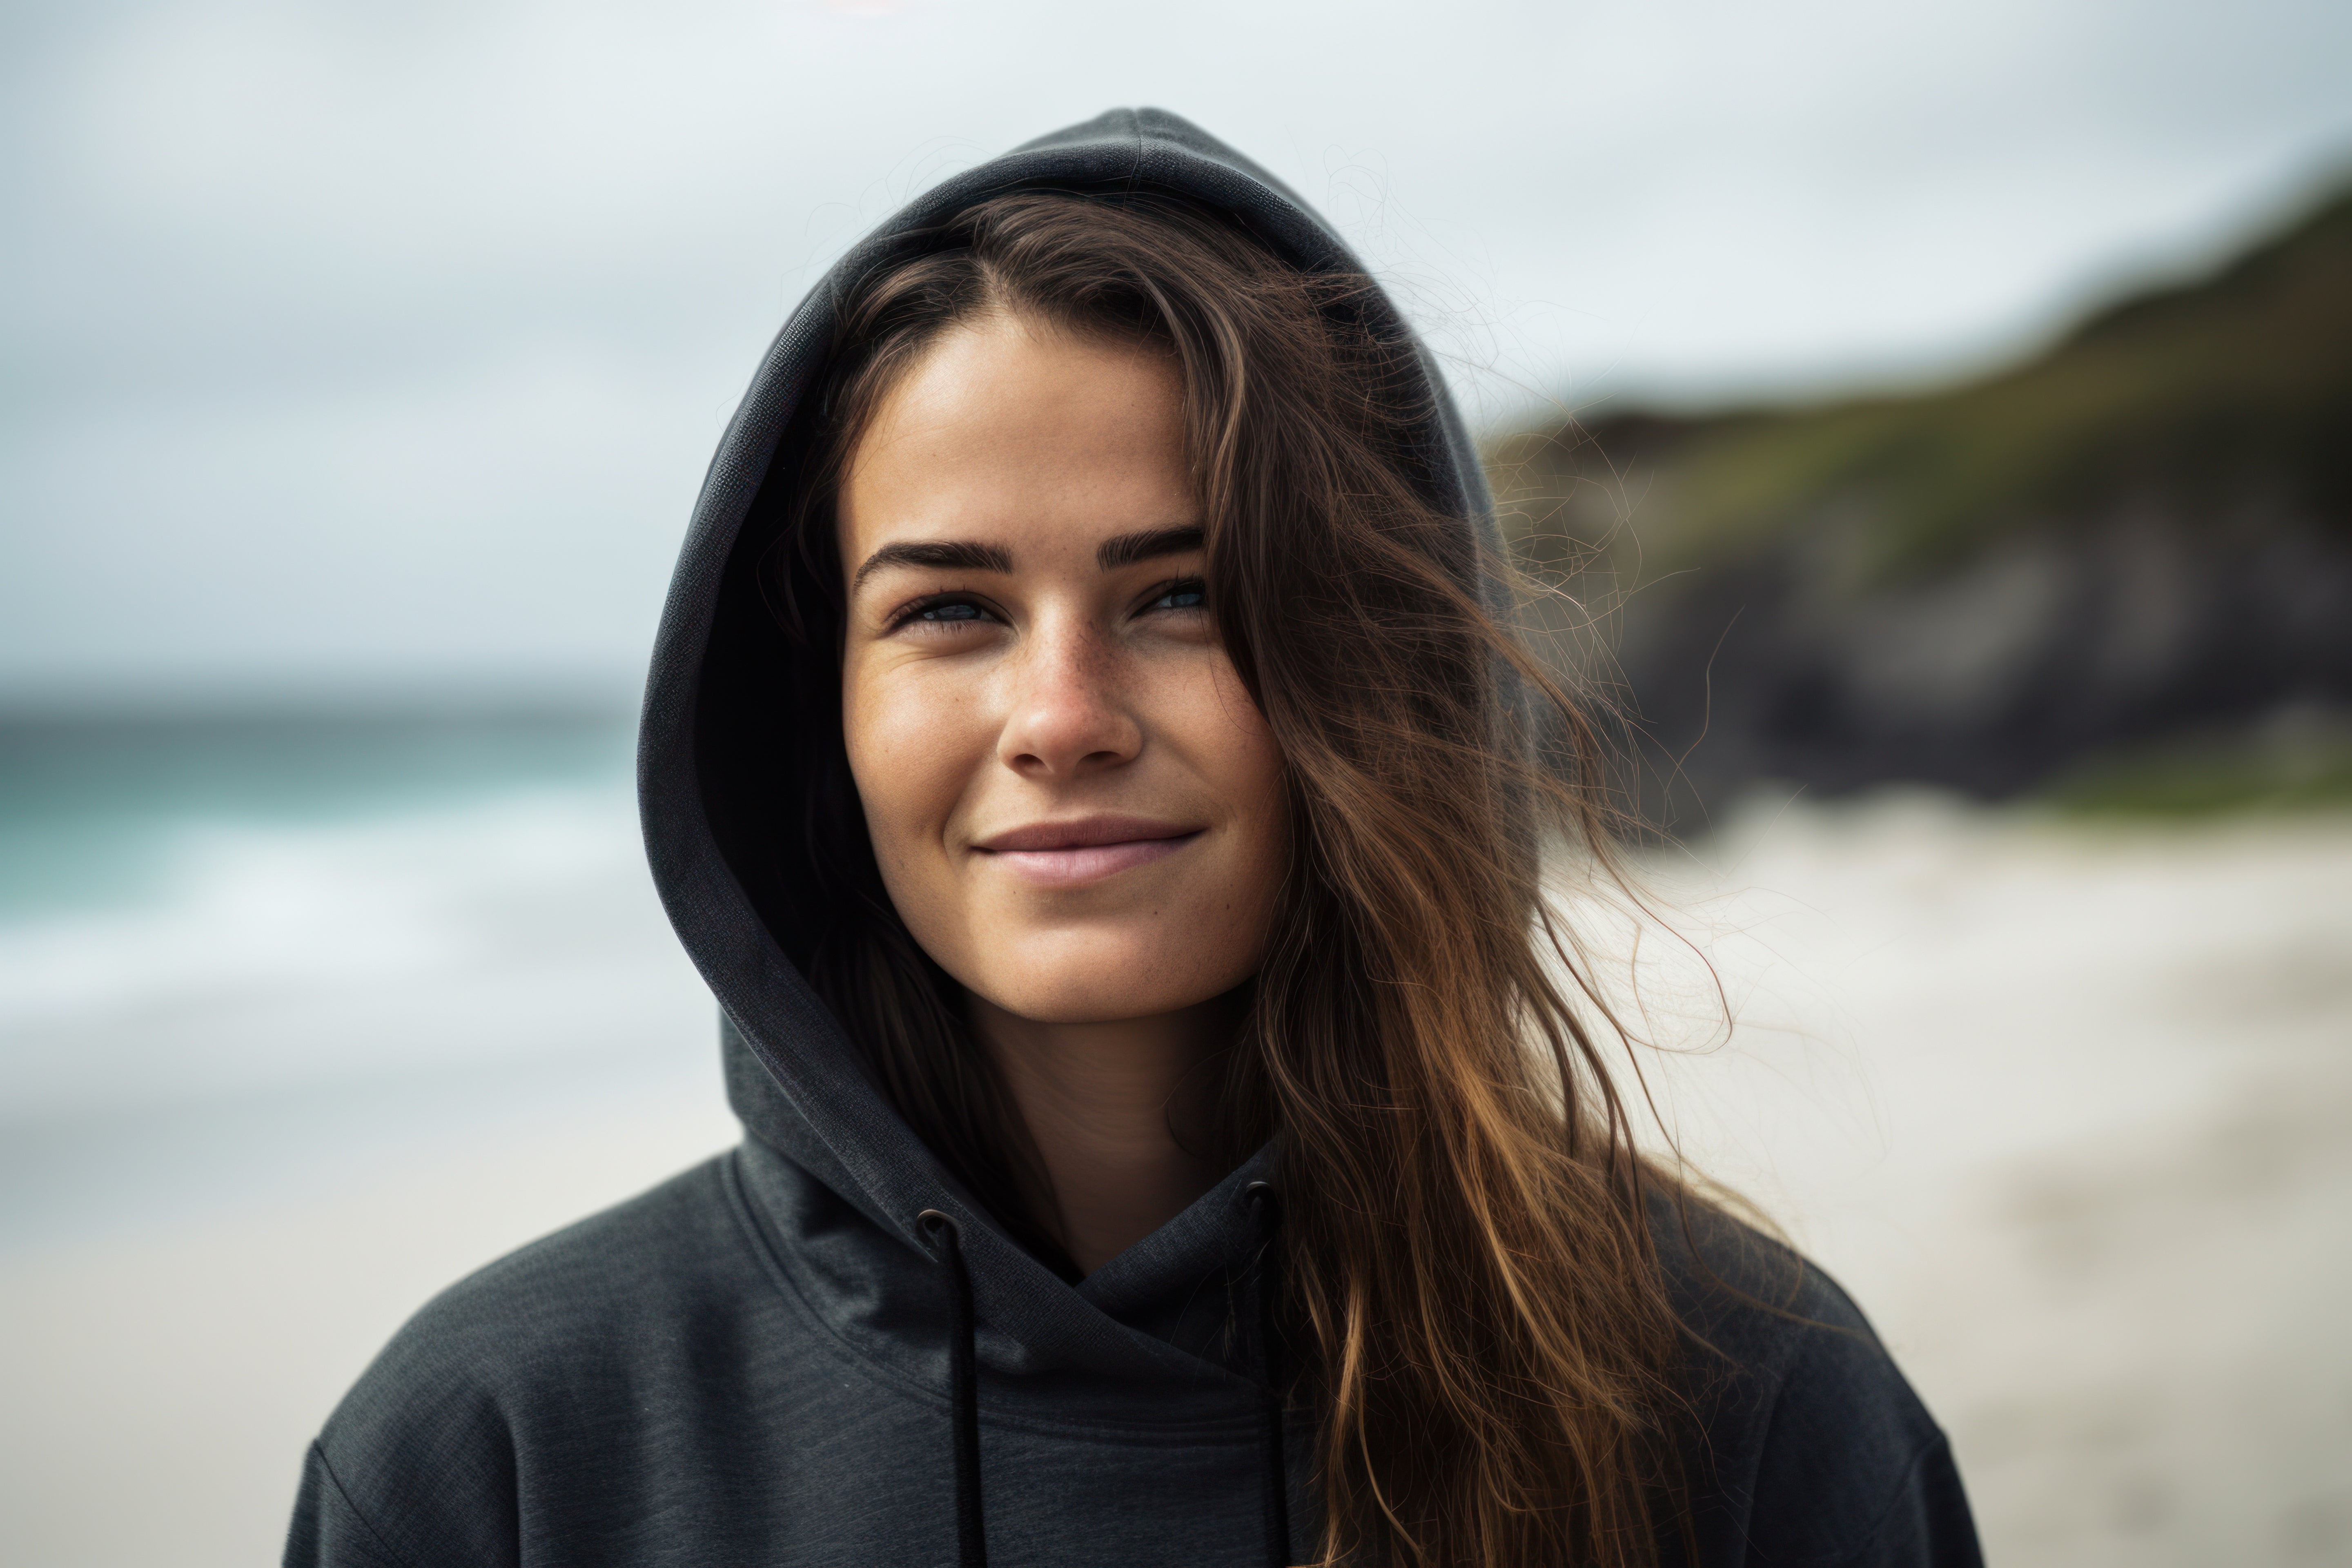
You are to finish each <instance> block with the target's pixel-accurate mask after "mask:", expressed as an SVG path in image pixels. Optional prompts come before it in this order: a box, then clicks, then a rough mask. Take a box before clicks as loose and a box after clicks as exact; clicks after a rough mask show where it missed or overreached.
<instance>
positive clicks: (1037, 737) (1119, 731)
mask: <svg viewBox="0 0 2352 1568" xmlns="http://www.w3.org/2000/svg"><path fill="white" fill-rule="evenodd" d="M1119 666H1120V660H1119V657H1118V650H1117V648H1115V647H1112V646H1111V645H1110V643H1109V641H1108V639H1107V638H1105V637H1103V636H1102V635H1101V634H1100V632H1099V631H1098V630H1097V628H1094V627H1092V626H1084V625H1071V624H1066V623H1065V624H1061V625H1051V624H1048V625H1040V626H1036V627H1034V628H1033V629H1032V630H1031V632H1030V635H1029V636H1028V637H1027V638H1025V639H1024V647H1023V648H1022V649H1021V652H1020V655H1019V656H1018V657H1017V658H1015V659H1014V660H1013V668H1012V669H1011V671H1010V672H1009V673H1010V674H1011V676H1012V681H1013V692H1012V703H1011V707H1010V710H1009V711H1008V712H1007V714H1006V716H1005V723H1004V731H1003V734H1002V735H1001V736H1000V737H999V739H998V742H997V757H998V760H1000V761H1001V762H1003V763H1004V764H1005V766H1007V767H1009V768H1011V769H1013V772H1015V773H1020V774H1022V775H1024V777H1031V778H1036V779H1039V780H1045V779H1054V780H1066V779H1072V778H1076V777H1077V776H1079V775H1080V774H1083V773H1092V772H1096V771H1098V770H1100V769H1104V768H1114V767H1117V766H1118V765H1119V764H1121V763H1128V762H1132V761H1133V760H1134V758H1135V756H1136V753H1137V752H1139V751H1140V750H1141V749H1142V745H1143V727H1142V726H1141V725H1140V724H1139V723H1138V722H1137V721H1136V718H1135V714H1134V711H1133V710H1132V708H1131V707H1130V706H1129V692H1128V691H1127V689H1126V682H1125V680H1124V679H1123V672H1122V670H1121V669H1120V668H1119Z"/></svg>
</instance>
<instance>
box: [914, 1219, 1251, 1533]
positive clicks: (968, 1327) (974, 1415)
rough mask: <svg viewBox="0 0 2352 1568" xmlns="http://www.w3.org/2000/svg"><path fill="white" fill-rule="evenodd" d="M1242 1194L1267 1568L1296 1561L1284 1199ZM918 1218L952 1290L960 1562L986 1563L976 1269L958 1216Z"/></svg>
mask: <svg viewBox="0 0 2352 1568" xmlns="http://www.w3.org/2000/svg"><path fill="white" fill-rule="evenodd" d="M1242 1196H1243V1201H1244V1202H1245V1203H1247V1204H1248V1205H1249V1206H1250V1212H1251V1214H1252V1215H1255V1217H1256V1219H1257V1231H1258V1247H1257V1256H1256V1258H1255V1261H1254V1262H1253V1263H1252V1264H1251V1267H1250V1294H1251V1295H1252V1296H1253V1297H1254V1298H1255V1302H1256V1307H1257V1312H1256V1318H1257V1322H1256V1325H1255V1327H1256V1332H1255V1336H1254V1337H1255V1340H1256V1342H1257V1343H1256V1350H1257V1365H1258V1419H1259V1424H1260V1430H1261V1432H1262V1434H1263V1436H1264V1444H1265V1446H1264V1449H1263V1453H1264V1458H1265V1469H1264V1471H1263V1479H1264V1488H1265V1561H1266V1568H1289V1565H1290V1470H1289V1467H1288V1466H1287V1465H1286V1464H1285V1463H1284V1459H1283V1448H1282V1394H1283V1378H1282V1337H1281V1335H1280V1334H1279V1333H1278V1332H1276V1316H1277V1314H1278V1310H1279V1308H1280V1305H1281V1296H1282V1285H1281V1276H1280V1273H1279V1269H1278V1260H1277V1258H1276V1249H1275V1245H1274V1241H1275V1234H1276V1232H1277V1231H1278V1230H1280V1229H1281V1228H1282V1199H1281V1196H1280V1194H1276V1192H1275V1190H1274V1188H1273V1186H1272V1185H1271V1184H1268V1183H1265V1182H1252V1183H1251V1184H1249V1186H1248V1187H1247V1188H1246V1189H1245V1190H1244V1193H1243V1194H1242ZM915 1224H916V1226H917V1227H918V1228H919V1229H920V1230H921V1232H922V1233H923V1236H924V1237H925V1238H926V1239H928V1240H929V1242H930V1243H931V1244H932V1247H933V1252H934V1256H936V1257H937V1258H938V1259H939V1263H940V1279H941V1281H942V1282H943V1283H944V1284H945V1285H946V1287H947V1298H948V1383H949V1385H950V1392H949V1405H950V1412H951V1414H950V1420H951V1422H952V1424H953V1426H954V1428H955V1510H956V1568H988V1532H987V1530H986V1528H985V1526H984V1524H983V1516H982V1510H981V1498H980V1356H979V1352H978V1349H977V1347H976V1345H975V1343H974V1335H975V1333H976V1332H977V1329H976V1327H975V1325H974V1323H973V1321H972V1309H971V1273H970V1272H969V1271H968V1270H967V1269H966V1268H964V1263H963V1247H962V1237H961V1233H960V1232H959V1231H958V1230H957V1229H956V1222H955V1221H954V1220H953V1219H952V1218H950V1217H949V1216H948V1215H944V1214H941V1213H940V1211H939V1210H937V1209H925V1210H924V1211H923V1212H922V1213H921V1214H919V1215H916V1216H915Z"/></svg>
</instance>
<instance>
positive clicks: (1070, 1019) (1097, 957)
mask: <svg viewBox="0 0 2352 1568" xmlns="http://www.w3.org/2000/svg"><path fill="white" fill-rule="evenodd" d="M1042 945H1044V946H1045V951H1043V952H1023V951H1021V950H1020V949H1018V948H1016V949H1014V950H1013V951H1011V952H1002V953H997V954H992V955H990V957H989V958H988V959H987V960H985V961H983V962H981V963H973V964H969V965H965V964H959V965H956V966H954V967H955V968H956V969H957V970H961V971H962V972H963V973H958V974H957V975H956V978H957V979H958V980H960V981H961V982H962V983H963V985H964V988H965V989H966V990H968V991H970V992H971V993H973V994H975V995H977V996H980V997H982V999H984V1000H985V1001H986V1002H988V1004H989V1005H992V1006H993V1007H996V1008H998V1009H1000V1010H1002V1011H1003V1012H1005V1013H1008V1014H1010V1015H1012V1016H1013V1017H1016V1018H1023V1019H1026V1020H1028V1021H1029V1022H1031V1023H1034V1024H1114V1023H1125V1022H1128V1021H1129V1020H1132V1019H1137V1018H1154V1017H1161V1016H1166V1015H1168V1014H1171V1013H1181V1012H1182V1011H1184V1010H1185V1009H1186V1008H1188V1007H1197V1006H1199V1005H1201V1004H1202V1003H1204V1002H1209V1001H1213V1000H1214V999H1215V998H1217V997H1219V996H1222V995H1223V994H1225V993H1226V992H1228V991H1230V990H1232V989H1233V988H1234V986H1236V985H1239V984H1241V983H1242V982H1243V981H1244V980H1247V979H1248V978H1249V973H1234V974H1226V973H1222V972H1219V973H1209V972H1207V971H1205V970H1199V971H1195V970H1177V971H1171V969H1170V967H1169V964H1168V952H1169V950H1168V948H1167V947H1166V946H1165V945H1162V944H1160V943H1158V942H1152V943H1140V942H1118V943H1109V944H1104V945H1103V946H1101V947H1094V946H1092V944H1088V945H1089V949H1090V950H1089V951H1087V952H1076V953H1074V952H1071V951H1069V947H1070V944H1069V943H1068V942H1066V941H1061V942H1053V943H1049V944H1042Z"/></svg>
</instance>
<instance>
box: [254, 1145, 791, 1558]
mask: <svg viewBox="0 0 2352 1568" xmlns="http://www.w3.org/2000/svg"><path fill="white" fill-rule="evenodd" d="M730 1158H731V1156H728V1155H721V1156H719V1158H718V1159H716V1160H712V1161H710V1162H708V1163H705V1164H702V1165H700V1166H698V1167H696V1168H695V1169H693V1170H690V1171H688V1172H686V1173H683V1174H681V1175H678V1176H677V1177H675V1178H673V1179H672V1180H670V1181H668V1182H666V1183H664V1184H662V1185H660V1186H658V1187H656V1188H654V1189H653V1190H652V1191H650V1192H648V1193H646V1194H642V1195H640V1196H638V1197H636V1198H634V1199H631V1200H630V1201H629V1202H627V1203H625V1204H621V1205H617V1206H615V1207H614V1208H611V1209H607V1210H605V1211H604V1212H603V1213H601V1214H598V1215H593V1216H591V1217H590V1218H588V1219H585V1220H583V1221H581V1222H580V1223H579V1224H577V1225H573V1226H569V1227H567V1228H566V1229H563V1230H561V1231H558V1232H556V1233H555V1234H554V1235H552V1236H549V1237H544V1238H542V1239H541V1240H539V1241H536V1242H533V1243H531V1244H530V1246H528V1247H522V1248H520V1250H518V1251H516V1252H513V1253H510V1254H509V1255H508V1256H507V1257H505V1258H500V1259H499V1260H498V1261H497V1262H495V1263H492V1264H490V1265H489V1266H488V1267H487V1268H483V1269H481V1270H479V1271H478V1272H477V1273H475V1274H473V1275H471V1276H469V1277H468V1278H467V1279H463V1280H460V1281H459V1282H458V1283H457V1284H456V1285H453V1286H451V1287H450V1288H449V1289H446V1290H445V1291H443V1292H442V1293H441V1294H440V1295H439V1296H437V1297H436V1298H435V1299H434V1300H431V1301H430V1302H428V1303H427V1304H426V1305H425V1307H424V1308H423V1309H421V1310H419V1311H418V1312H417V1313H416V1314H415V1317H413V1318H411V1319H410V1320H409V1321H408V1322H407V1323H406V1325H405V1326H404V1327H403V1328H402V1329H401V1330H400V1331H399V1332H398V1333H397V1334H395V1335H394V1337H393V1339H392V1341H391V1342H390V1343H388V1344H387V1345H386V1346H385V1347H384V1348H383V1351H382V1352H380V1353H379V1354H378V1355H377V1357H376V1359H375V1361H374V1362H373V1363H372V1364H371V1365H370V1366H369V1368H368V1369H367V1371H366V1372H365V1373H362V1375H361V1377H360V1380H359V1382H358V1383H357V1384H354V1385H353V1386H352V1390H351V1392H350V1393H349V1394H346V1395H345V1396H344V1399H343V1401H342V1403H341V1405H338V1406H337V1408H336V1410H335V1412H334V1414H333V1415H331V1417H329V1419H328V1421H327V1425H326V1427H325V1429H324V1431H323V1432H322V1433H321V1434H320V1438H319V1441H318V1443H317V1444H316V1445H315V1446H314V1447H313V1449H312V1452H311V1455H310V1462H309V1468H308V1470H307V1472H306V1475H305V1478H304V1483H303V1503H302V1506H301V1507H300V1508H299V1509H298V1510H297V1515H296V1520H295V1531H296V1536H297V1539H296V1540H295V1541H293V1542H289V1548H288V1561H289V1563H294V1562H298V1561H299V1562H303V1563H314V1562H315V1563H328V1562H338V1561H343V1560H346V1559H348V1560H352V1561H360V1562H371V1563H372V1562H375V1561H378V1560H380V1559H381V1560H383V1561H388V1562H406V1563H418V1564H422V1563H436V1562H477V1563H497V1562H504V1561H509V1560H511V1559H512V1558H513V1556H514V1554H515V1542H516V1523H517V1510H518V1506H519V1503H518V1497H519V1491H520V1489H522V1488H523V1487H524V1485H525V1483H526V1482H527V1481H528V1479H529V1478H528V1477H526V1476H524V1475H522V1474H521V1473H520V1471H521V1470H522V1469H526V1468H532V1467H535V1466H538V1465H542V1464H544V1463H545V1462H546V1461H547V1460H548V1459H550V1458H555V1457H557V1456H556V1454H555V1453H554V1451H553V1450H554V1449H556V1448H560V1447H565V1446H568V1445H570V1444H574V1443H577V1444H580V1445H582V1446H583V1447H594V1448H599V1449H601V1450H602V1451H604V1452H606V1453H610V1454H613V1455H614V1458H619V1457H620V1455H619V1452H618V1451H619V1450H623V1449H625V1447H626V1446H627V1445H626V1442H625V1437H624V1435H623V1434H621V1433H617V1432H615V1431H614V1424H615V1423H616V1421H618V1420H621V1419H623V1418H625V1416H626V1415H627V1414H628V1413H629V1412H630V1411H632V1410H633V1409H634V1408H635V1406H636V1405H638V1404H639V1403H640V1396H641V1395H642V1394H644V1392H645V1390H646V1387H647V1385H649V1384H675V1381H676V1380H675V1378H674V1377H673V1376H670V1375H669V1373H673V1372H674V1371H675V1370H676V1369H674V1368H669V1367H667V1366H666V1365H665V1363H668V1362H673V1361H679V1360H682V1359H690V1358H691V1357H692V1355H693V1354H694V1353H695V1352H694V1349H693V1346H694V1345H695V1344H696V1343H697V1342H707V1340H708V1338H709V1336H708V1334H707V1333H698V1332H690V1331H688V1329H689V1326H692V1327H694V1328H696V1329H699V1330H709V1329H711V1328H716V1327H719V1324H720V1323H721V1322H723V1321H724V1320H725V1319H727V1318H728V1317H730V1316H737V1315H740V1310H741V1303H742V1302H743V1301H744V1300H746V1298H747V1290H748V1291H751V1292H756V1289H757V1285H758V1279H759V1276H758V1270H757V1265H756V1264H755V1263H754V1262H752V1261H751V1258H750V1255H749V1249H748V1247H747V1246H746V1243H745V1240H744V1238H743V1237H742V1235H741V1232H740V1228H739V1226H738V1223H737V1221H736V1219H735V1216H734V1214H733V1212H732V1210H733V1204H732V1201H731V1199H730V1195H729V1193H728V1179H727V1165H728V1162H729V1160H730ZM754 1299H756V1296H755V1297H754ZM722 1332H723V1330H722ZM593 1468H594V1467H593V1464H592V1465H590V1466H589V1467H588V1469H589V1470H590V1471H593ZM306 1519H307V1521H308V1526H309V1529H310V1531H313V1532H315V1533H316V1534H318V1535H320V1536H321V1537H327V1538H331V1537H334V1536H338V1535H340V1536H341V1537H342V1538H343V1539H342V1540H341V1542H340V1544H339V1545H337V1546H336V1547H335V1549H334V1550H328V1549H327V1547H326V1546H325V1545H323V1544H319V1545H313V1546H306V1545H305V1544H304V1542H303V1541H302V1540H301V1539H300V1537H301V1536H302V1535H303V1533H304V1531H305V1528H306Z"/></svg>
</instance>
